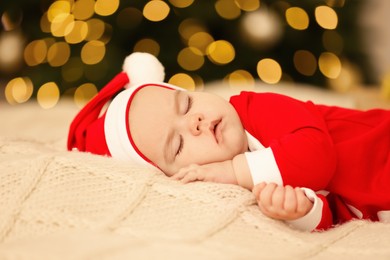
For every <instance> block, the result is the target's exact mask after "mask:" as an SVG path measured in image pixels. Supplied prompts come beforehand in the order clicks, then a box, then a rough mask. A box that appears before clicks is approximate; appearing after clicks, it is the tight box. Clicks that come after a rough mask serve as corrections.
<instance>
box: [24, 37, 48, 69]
mask: <svg viewBox="0 0 390 260" xmlns="http://www.w3.org/2000/svg"><path fill="white" fill-rule="evenodd" d="M46 55H47V45H46V42H45V41H44V40H35V41H32V42H30V43H29V44H28V45H27V46H26V48H24V61H25V62H26V64H27V65H28V66H37V65H39V64H41V63H43V62H44V61H45V59H46Z"/></svg>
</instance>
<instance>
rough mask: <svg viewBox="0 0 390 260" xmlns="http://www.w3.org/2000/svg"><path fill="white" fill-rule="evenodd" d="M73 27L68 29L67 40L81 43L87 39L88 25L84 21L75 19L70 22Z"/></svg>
mask: <svg viewBox="0 0 390 260" xmlns="http://www.w3.org/2000/svg"><path fill="white" fill-rule="evenodd" d="M68 27H69V28H71V29H69V30H66V32H67V33H66V35H65V41H66V42H68V43H70V44H76V43H80V42H82V41H84V40H85V38H86V37H87V34H88V25H87V23H86V22H84V21H74V22H72V23H71V24H68Z"/></svg>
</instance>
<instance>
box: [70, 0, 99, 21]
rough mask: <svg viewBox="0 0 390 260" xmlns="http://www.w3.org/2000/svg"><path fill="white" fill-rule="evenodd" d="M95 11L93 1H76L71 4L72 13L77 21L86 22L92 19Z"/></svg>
mask: <svg viewBox="0 0 390 260" xmlns="http://www.w3.org/2000/svg"><path fill="white" fill-rule="evenodd" d="M94 9H95V0H77V1H75V2H74V4H73V10H72V13H73V15H74V18H75V19H77V20H87V19H89V18H91V17H92V15H93V14H94Z"/></svg>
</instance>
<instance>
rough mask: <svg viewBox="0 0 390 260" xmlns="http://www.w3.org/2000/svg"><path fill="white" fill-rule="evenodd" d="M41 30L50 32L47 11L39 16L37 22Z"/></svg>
mask: <svg viewBox="0 0 390 260" xmlns="http://www.w3.org/2000/svg"><path fill="white" fill-rule="evenodd" d="M39 25H40V27H41V30H42V32H45V33H49V32H50V26H51V25H50V21H49V18H48V14H47V12H46V13H44V14H43V15H42V17H41V20H40V23H39Z"/></svg>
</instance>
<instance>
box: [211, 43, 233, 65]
mask: <svg viewBox="0 0 390 260" xmlns="http://www.w3.org/2000/svg"><path fill="white" fill-rule="evenodd" d="M235 56H236V52H235V50H234V47H233V45H232V44H231V43H230V42H228V41H225V40H218V41H215V42H212V43H211V44H210V45H209V46H208V47H207V57H208V58H209V59H210V61H211V62H213V63H215V64H218V65H223V64H228V63H230V62H231V61H233V60H234V57H235Z"/></svg>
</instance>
